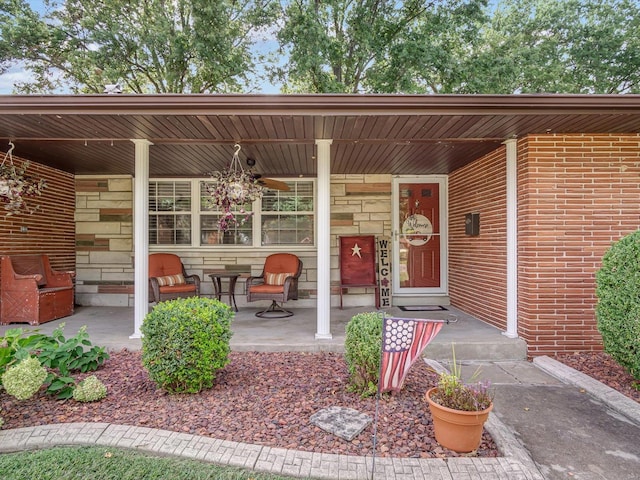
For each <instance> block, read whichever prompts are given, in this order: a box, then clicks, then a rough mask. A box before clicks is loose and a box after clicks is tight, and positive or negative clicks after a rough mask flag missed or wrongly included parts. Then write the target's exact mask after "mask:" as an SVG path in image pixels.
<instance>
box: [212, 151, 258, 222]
mask: <svg viewBox="0 0 640 480" xmlns="http://www.w3.org/2000/svg"><path fill="white" fill-rule="evenodd" d="M235 149H236V150H235V152H234V153H233V158H232V159H231V163H230V164H229V166H228V167H227V168H225V169H223V170H221V171H218V172H214V173H212V174H211V180H212V182H211V183H208V184H206V186H205V188H206V192H207V194H208V196H209V203H210V204H211V205H214V206H216V207H218V208H220V209H221V210H222V216H221V217H220V220H219V221H218V229H219V230H220V231H222V232H225V231H227V230H229V229H230V228H231V227H232V226H234V225H241V224H242V223H244V222H245V221H247V220H248V219H249V218H250V217H251V212H247V211H245V209H244V208H243V205H246V204H248V203H252V202H253V201H254V200H257V199H258V198H261V197H262V193H263V191H264V187H263V186H262V185H260V184H259V183H258V178H257V177H256V176H255V175H254V174H253V173H252V172H251V171H249V170H244V169H243V168H242V165H241V164H240V158H239V156H238V154H239V153H240V149H241V147H240V145H238V144H236V145H235Z"/></svg>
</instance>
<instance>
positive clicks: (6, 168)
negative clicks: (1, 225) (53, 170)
mask: <svg viewBox="0 0 640 480" xmlns="http://www.w3.org/2000/svg"><path fill="white" fill-rule="evenodd" d="M9 146H10V148H9V151H8V152H7V153H6V155H5V156H4V160H2V164H0V201H2V202H3V203H4V204H5V205H4V209H5V210H6V211H7V213H6V215H13V214H16V213H19V212H21V211H23V210H26V211H28V212H29V213H33V212H34V211H35V210H37V208H38V207H37V206H36V207H29V206H28V205H27V203H26V201H25V198H28V197H35V196H40V195H42V190H44V189H45V188H46V186H47V183H46V181H45V180H44V179H42V178H41V179H39V180H37V179H34V178H33V177H30V176H28V175H25V173H26V171H27V169H28V168H29V162H28V161H25V162H23V163H22V165H20V166H18V165H14V164H13V156H12V155H11V152H12V151H13V149H14V145H13V143H11V142H9ZM7 160H8V161H7Z"/></svg>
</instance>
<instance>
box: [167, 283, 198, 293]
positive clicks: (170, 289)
mask: <svg viewBox="0 0 640 480" xmlns="http://www.w3.org/2000/svg"><path fill="white" fill-rule="evenodd" d="M195 291H196V285H195V284H193V283H182V284H180V285H171V286H169V285H167V286H165V287H160V293H161V294H169V293H185V292H195Z"/></svg>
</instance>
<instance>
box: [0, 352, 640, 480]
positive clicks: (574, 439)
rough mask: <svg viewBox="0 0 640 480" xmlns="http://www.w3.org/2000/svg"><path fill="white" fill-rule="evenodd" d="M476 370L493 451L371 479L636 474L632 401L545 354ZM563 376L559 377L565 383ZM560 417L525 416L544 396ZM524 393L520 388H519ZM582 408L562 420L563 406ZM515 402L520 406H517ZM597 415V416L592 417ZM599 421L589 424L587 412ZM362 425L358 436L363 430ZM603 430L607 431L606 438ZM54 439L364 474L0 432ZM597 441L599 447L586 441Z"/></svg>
mask: <svg viewBox="0 0 640 480" xmlns="http://www.w3.org/2000/svg"><path fill="white" fill-rule="evenodd" d="M478 367H480V369H481V374H480V375H481V377H485V378H492V379H493V385H494V388H495V391H496V401H495V408H494V411H493V413H492V414H491V416H490V418H489V421H488V423H487V424H486V428H487V430H488V431H489V433H490V434H491V435H492V437H493V438H494V440H495V441H496V443H497V445H498V447H499V448H500V451H501V452H502V454H503V456H502V457H499V458H473V457H465V458H446V459H413V458H380V457H377V458H376V460H375V472H374V475H373V478H375V479H397V480H401V479H412V480H417V479H425V480H440V479H442V480H445V479H446V480H459V479H483V480H484V479H487V480H489V479H491V480H493V479H509V480H512V479H523V480H524V479H550V480H555V479H563V478H572V479H582V480H591V479H615V480H626V479H628V480H631V479H636V478H638V475H637V473H638V471H640V440H639V439H640V405H639V404H638V403H636V402H634V401H632V400H630V399H628V398H626V397H624V396H623V395H621V394H619V393H618V392H615V391H614V390H612V389H610V388H609V387H606V386H604V385H602V384H601V383H599V382H596V381H594V380H593V379H591V378H590V377H587V376H586V375H583V374H580V373H579V372H576V371H575V370H573V369H571V368H568V367H566V366H565V365H563V364H560V363H559V362H556V361H555V360H553V359H550V358H548V357H540V358H537V359H536V360H535V361H534V363H533V364H532V363H529V362H524V361H516V362H497V363H487V362H483V363H481V364H478V363H475V362H467V363H465V364H464V365H463V375H464V376H466V375H467V374H468V373H469V372H470V371H473V370H476V369H477V368H478ZM565 382H566V383H565ZM549 390H552V391H554V392H555V394H554V396H553V397H552V398H549V399H550V400H551V401H552V402H553V403H554V405H555V406H556V407H558V408H560V411H561V412H563V413H562V414H561V416H560V417H556V418H550V417H549V416H543V417H538V419H537V420H534V419H533V415H534V414H535V413H536V412H535V410H537V409H540V408H541V402H542V401H543V400H544V399H545V398H548V397H549ZM523 392H527V395H523ZM576 395H577V396H578V397H579V398H581V402H580V403H581V405H582V407H583V408H582V409H579V410H578V413H577V414H574V415H573V416H571V417H567V416H566V411H565V410H566V409H567V408H570V407H572V406H575V405H576V404H577V403H578V402H576V400H575V397H576ZM523 405H527V406H526V407H525V406H523ZM602 417H604V419H605V420H601V418H602ZM595 418H597V419H599V420H598V421H596V422H594V421H593V419H595ZM366 432H368V430H366V431H365V433H363V434H367V433H366ZM611 432H613V433H614V435H613V436H611ZM58 445H97V446H106V447H114V448H115V447H120V448H130V449H135V450H139V451H143V452H147V453H150V454H159V455H176V456H180V457H185V458H192V459H197V460H202V461H206V462H213V463H216V464H222V465H229V466H237V467H243V468H248V469H252V470H255V471H260V472H270V473H275V474H281V475H289V476H294V477H302V478H324V479H336V480H340V479H368V478H371V473H372V471H371V468H372V458H371V457H356V456H346V455H334V454H326V453H310V452H302V451H296V450H286V449H282V448H272V447H266V446H260V445H250V444H245V443H237V442H231V441H222V440H216V439H212V438H209V437H200V436H197V435H191V434H185V433H177V432H169V431H164V430H157V429H151V428H144V427H133V426H126V425H113V424H107V423H73V424H58V425H46V426H39V427H28V428H20V429H13V430H2V431H0V452H5V453H6V452H15V451H20V450H28V449H37V448H49V447H52V446H58ZM592 445H597V446H598V448H591V446H592Z"/></svg>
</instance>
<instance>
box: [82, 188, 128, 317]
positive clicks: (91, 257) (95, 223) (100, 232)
mask: <svg viewBox="0 0 640 480" xmlns="http://www.w3.org/2000/svg"><path fill="white" fill-rule="evenodd" d="M132 188H133V179H132V178H131V177H128V176H122V177H96V176H77V177H76V215H75V221H76V272H77V278H76V301H77V303H78V304H80V305H96V306H120V307H127V306H133V190H132Z"/></svg>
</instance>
